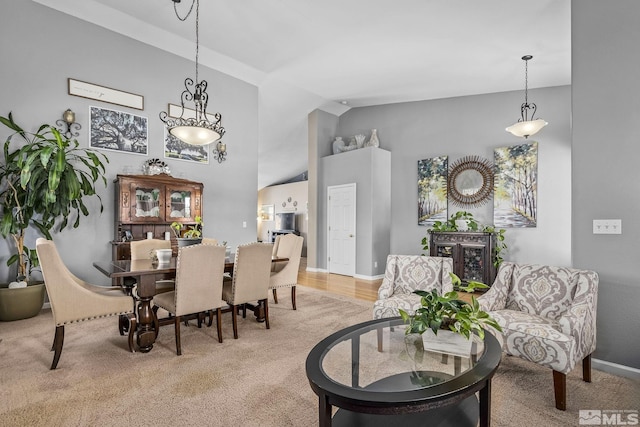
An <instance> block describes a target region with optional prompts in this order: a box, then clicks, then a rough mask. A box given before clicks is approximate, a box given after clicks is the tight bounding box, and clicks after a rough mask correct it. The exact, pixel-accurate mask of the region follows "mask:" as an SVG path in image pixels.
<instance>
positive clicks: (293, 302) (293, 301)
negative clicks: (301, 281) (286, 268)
mask: <svg viewBox="0 0 640 427" xmlns="http://www.w3.org/2000/svg"><path fill="white" fill-rule="evenodd" d="M291 304H292V305H293V309H294V310H295V309H296V285H293V286H292V287H291Z"/></svg>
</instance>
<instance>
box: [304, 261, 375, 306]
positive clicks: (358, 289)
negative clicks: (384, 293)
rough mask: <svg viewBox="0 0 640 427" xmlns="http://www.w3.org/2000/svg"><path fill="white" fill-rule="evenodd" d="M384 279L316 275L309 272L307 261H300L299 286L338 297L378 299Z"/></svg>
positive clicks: (325, 274) (327, 274) (326, 274)
mask: <svg viewBox="0 0 640 427" xmlns="http://www.w3.org/2000/svg"><path fill="white" fill-rule="evenodd" d="M381 284H382V279H378V280H362V279H355V278H353V277H350V276H341V275H339V274H329V273H316V272H310V271H307V259H306V258H302V259H301V260H300V271H299V273H298V285H300V286H307V287H310V288H314V289H321V290H323V291H327V292H331V293H334V294H338V295H344V296H349V297H354V298H357V299H361V300H365V301H375V300H377V299H378V288H379V287H380V285H381Z"/></svg>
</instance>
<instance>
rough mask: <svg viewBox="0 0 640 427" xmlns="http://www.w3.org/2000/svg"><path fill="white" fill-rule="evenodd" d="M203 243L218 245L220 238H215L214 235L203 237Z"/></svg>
mask: <svg viewBox="0 0 640 427" xmlns="http://www.w3.org/2000/svg"><path fill="white" fill-rule="evenodd" d="M202 244H203V245H217V244H218V239H214V238H213V237H203V238H202Z"/></svg>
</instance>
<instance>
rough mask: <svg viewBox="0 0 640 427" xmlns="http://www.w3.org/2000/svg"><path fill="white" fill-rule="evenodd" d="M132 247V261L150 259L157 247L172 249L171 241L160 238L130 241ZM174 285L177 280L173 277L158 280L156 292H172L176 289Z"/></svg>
mask: <svg viewBox="0 0 640 427" xmlns="http://www.w3.org/2000/svg"><path fill="white" fill-rule="evenodd" d="M130 248H131V261H137V260H141V259H150V258H151V251H154V250H156V249H171V241H170V240H160V239H145V240H133V241H132V242H131V243H130ZM174 287H175V280H173V279H160V280H156V294H161V293H163V292H170V291H172V290H173V289H174Z"/></svg>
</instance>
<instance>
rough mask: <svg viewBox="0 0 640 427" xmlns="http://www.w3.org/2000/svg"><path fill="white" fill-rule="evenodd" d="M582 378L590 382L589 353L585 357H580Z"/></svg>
mask: <svg viewBox="0 0 640 427" xmlns="http://www.w3.org/2000/svg"><path fill="white" fill-rule="evenodd" d="M582 380H583V381H584V382H587V383H590V382H591V355H590V354H588V355H587V357H585V358H584V359H582Z"/></svg>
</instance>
